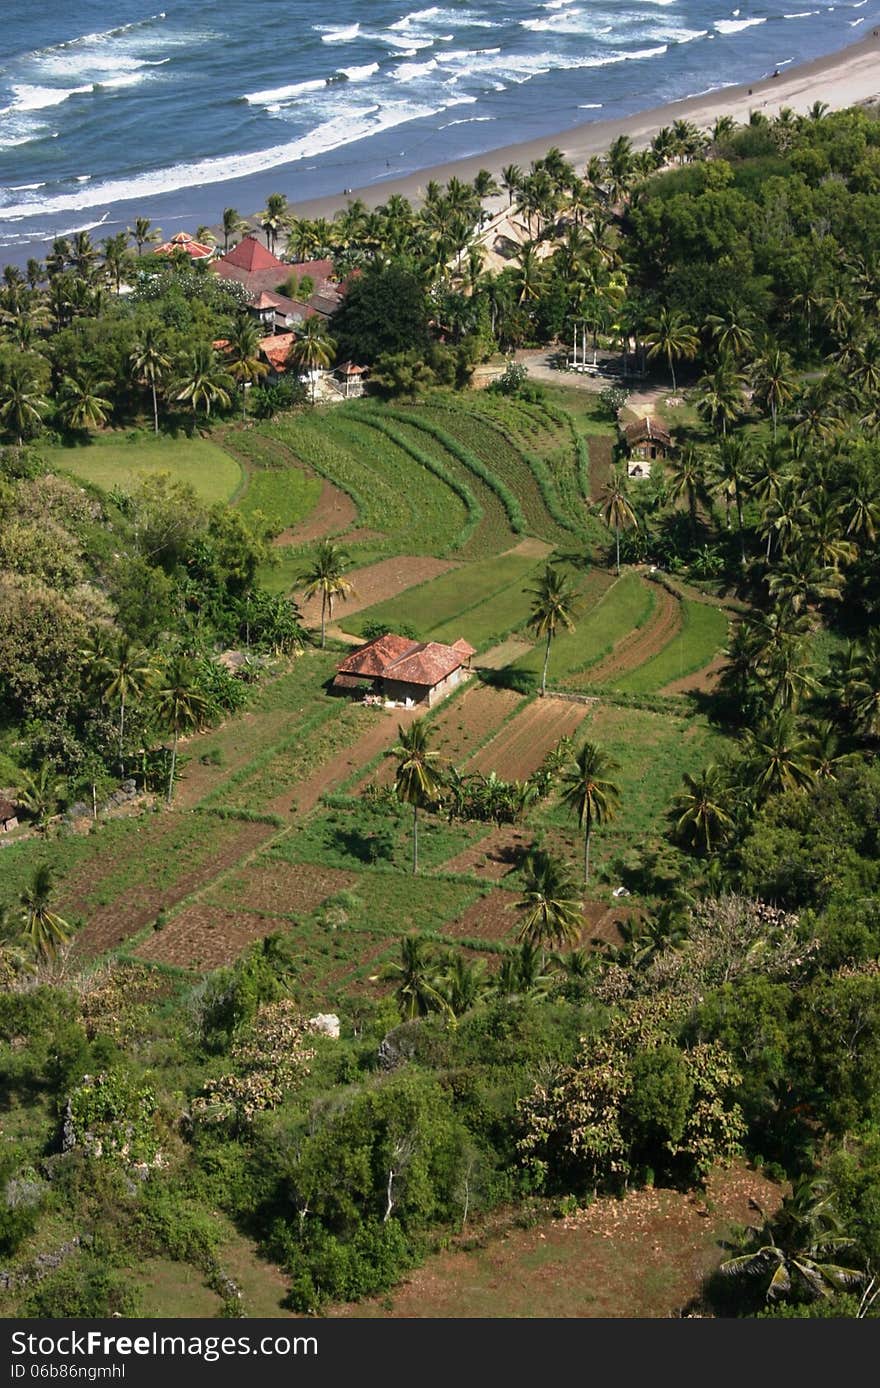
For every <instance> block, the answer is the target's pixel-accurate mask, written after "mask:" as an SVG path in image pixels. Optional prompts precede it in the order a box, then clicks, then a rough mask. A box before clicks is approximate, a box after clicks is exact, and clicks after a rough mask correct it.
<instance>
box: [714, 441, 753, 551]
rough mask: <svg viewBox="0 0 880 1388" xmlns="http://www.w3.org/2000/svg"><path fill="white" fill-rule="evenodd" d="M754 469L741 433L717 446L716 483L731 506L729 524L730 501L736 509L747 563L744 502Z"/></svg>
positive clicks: (741, 547)
mask: <svg viewBox="0 0 880 1388" xmlns="http://www.w3.org/2000/svg"><path fill="white" fill-rule="evenodd" d="M751 469H752V458H751V454H750V449H749V445H748V442H747V440H746V439H745V437H744V436H743V435H742V434H736V435H730V434H728V435H727V436H726V437H725V438H723V439H722V440H721V443H720V444H719V445H718V451H717V453H716V457H715V474H716V479H717V481H716V485H717V486H718V487H719V489H720V490H721V492H722V495H723V496H724V500H725V505H726V506H727V508H728V522H727V523H728V526H729V525H730V514H729V513H730V502H731V500H732V501H733V502H734V505H735V508H736V528H737V534H738V535H739V544H740V559H741V562H742V563H743V564H745V562H746V551H745V539H744V536H743V501H744V500H745V497H746V496H747V495H748V489H749V485H750V478H751Z"/></svg>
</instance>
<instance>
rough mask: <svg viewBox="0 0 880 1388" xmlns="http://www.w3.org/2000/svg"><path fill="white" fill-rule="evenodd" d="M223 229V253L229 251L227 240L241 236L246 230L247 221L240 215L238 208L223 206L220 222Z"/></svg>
mask: <svg viewBox="0 0 880 1388" xmlns="http://www.w3.org/2000/svg"><path fill="white" fill-rule="evenodd" d="M220 225H221V229H222V231H223V254H224V255H226V254H227V252H228V251H229V241H230V238H231V237H233V236H241V235H242V233H243V232H245V231H246V230H247V222H246V221H245V220H244V219H243V217H241V216H240V214H239V212H238V208H236V207H224V209H223V218H222V221H221V223H220Z"/></svg>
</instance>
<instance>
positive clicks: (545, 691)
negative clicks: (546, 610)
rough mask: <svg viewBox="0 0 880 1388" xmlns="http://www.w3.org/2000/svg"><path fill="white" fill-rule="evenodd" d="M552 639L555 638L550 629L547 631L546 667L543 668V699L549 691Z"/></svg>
mask: <svg viewBox="0 0 880 1388" xmlns="http://www.w3.org/2000/svg"><path fill="white" fill-rule="evenodd" d="M552 639H553V637H552V634H551V633H550V632H549V631H548V632H547V647H546V650H545V651H544V668H543V670H542V671H541V698H542V699H543V697H544V695H545V694H546V693H547V666H548V664H549V662H550V642H551V641H552Z"/></svg>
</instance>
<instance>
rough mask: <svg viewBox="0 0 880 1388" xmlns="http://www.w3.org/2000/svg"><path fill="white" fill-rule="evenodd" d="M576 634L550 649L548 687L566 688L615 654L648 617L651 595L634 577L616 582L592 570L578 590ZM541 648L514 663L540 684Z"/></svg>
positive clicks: (556, 641) (555, 641)
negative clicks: (575, 677)
mask: <svg viewBox="0 0 880 1388" xmlns="http://www.w3.org/2000/svg"><path fill="white" fill-rule="evenodd" d="M578 594H579V596H578V602H577V606H576V610H575V628H574V631H563V632H562V633H561V634H560V635H558V636H556V637H555V638H554V639H553V641H552V643H551V646H550V663H549V666H548V672H547V679H548V682H549V683H550V684H551V685H559V686H560V687H566V688H567V687H568V684H569V681H568V680H567V679H566V676H567V675H569V674H572V673H574V672H580V671H583V670H588V669H589V667H590V666H592V665H595V664H596V663H597V661H599V660H601V659H602V657H603V656H605V655H607V654H609V652H610V651H612V650H613V649H614V646H615V645H616V643H617V642H618V641H620V640H622V638H623V637H624V636H626V635H627V634H628V633H629V632H631V631H632V630H633V628H634V627H636V626H638V625H639V624H640V623H641V622H644V621H645V620H646V619H647V617H648V615H649V614H650V612H651V608H652V603H653V592H652V589H651V588H650V587H649V585H648V584H647V583H645V581H644V580H643V579H641V578H639V576H638V575H637V574H623V575H622V576H621V577H620V578H619V579H615V578H614V577H613V575H611V574H609V573H606V572H605V571H604V570H603V569H592V570H591V571H590V573H589V574H588V575H587V577H586V579H585V580H584V581H583V582H582V583H581V584H580V585H579V588H578ZM544 650H545V643H544V642H543V641H541V642H539V643H538V644H537V645H536V646H534V647H533V649H532V650H531V651H530V652H529V653H528V654H527V655H524V656H520V657H519V659H517V660H515V661H514V663H513V667H512V668H513V669H514V670H523V671H526V672H527V673H528V674H530V675H532V677H533V678H534V679H538V678H539V677H540V674H541V668H542V666H543V663H544Z"/></svg>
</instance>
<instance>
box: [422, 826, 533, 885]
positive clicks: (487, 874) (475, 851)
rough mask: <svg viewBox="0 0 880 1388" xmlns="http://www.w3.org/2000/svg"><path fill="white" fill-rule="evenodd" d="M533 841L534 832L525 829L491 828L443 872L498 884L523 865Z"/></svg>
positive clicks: (446, 863) (450, 861)
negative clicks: (520, 863)
mask: <svg viewBox="0 0 880 1388" xmlns="http://www.w3.org/2000/svg"><path fill="white" fill-rule="evenodd" d="M531 842H532V835H531V833H529V832H528V831H527V830H524V829H514V828H512V827H505V828H502V829H490V831H489V833H488V834H486V835H485V836H484V837H483V838H481V839H480V840H479V841H478V842H477V843H473V844H471V845H470V847H469V848H465V849H464V851H463V852H461V853H456V855H455V857H454V858H450V859H449V860H448V862H445V863H444V864H443V871H444V872H449V873H454V874H455V875H456V876H459V875H461V876H473V877H478V878H480V879H481V881H484V882H498V881H500V879H501V878H502V877H506V876H507V874H508V873H509V872H512V871H513V869H514V868H515V867H516V866H517V865H518V864H519V862H520V861H521V859H522V858H523V856H524V855H525V853H526V852H527V851H528V849H529V847H530V846H531Z"/></svg>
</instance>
